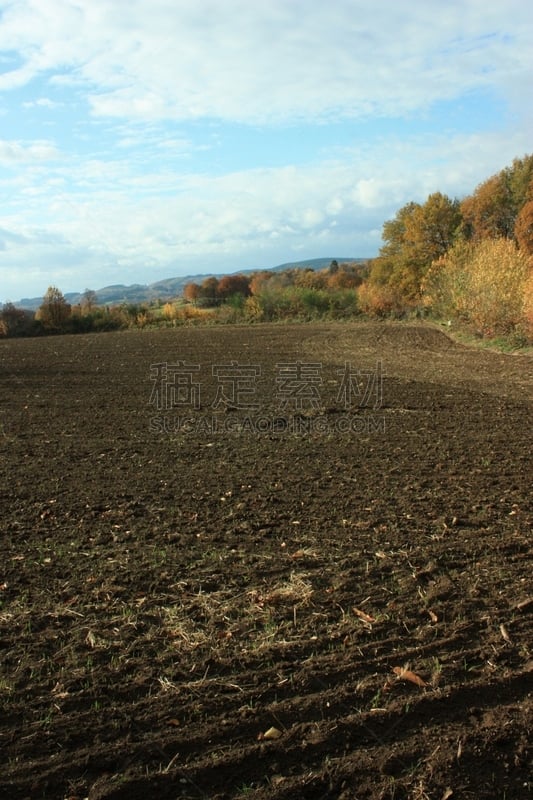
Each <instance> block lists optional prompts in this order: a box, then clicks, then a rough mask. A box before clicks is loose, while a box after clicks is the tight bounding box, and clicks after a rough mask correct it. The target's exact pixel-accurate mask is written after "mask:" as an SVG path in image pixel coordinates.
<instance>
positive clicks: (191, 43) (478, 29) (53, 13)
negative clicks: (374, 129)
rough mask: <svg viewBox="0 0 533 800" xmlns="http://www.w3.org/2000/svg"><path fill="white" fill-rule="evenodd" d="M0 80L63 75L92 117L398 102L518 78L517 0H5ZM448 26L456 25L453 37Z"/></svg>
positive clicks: (528, 71) (530, 34)
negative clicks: (14, 54) (4, 64)
mask: <svg viewBox="0 0 533 800" xmlns="http://www.w3.org/2000/svg"><path fill="white" fill-rule="evenodd" d="M3 5H4V7H5V8H4V13H3V17H2V19H1V20H0V48H3V49H9V50H13V49H17V50H18V52H19V54H20V55H21V57H22V59H23V63H22V64H19V65H17V67H16V68H15V69H14V70H12V71H11V72H7V73H4V75H3V76H2V77H1V78H0V88H9V87H15V86H21V85H23V84H24V83H27V82H28V81H29V80H31V78H32V77H33V76H36V75H39V74H42V73H47V74H49V75H50V74H51V75H55V76H56V78H60V77H61V76H62V75H63V76H64V75H65V72H66V73H67V78H69V79H72V78H74V79H75V81H77V82H78V83H79V85H80V86H83V87H84V91H85V92H86V94H87V96H88V99H89V101H90V103H91V107H92V109H93V112H94V113H95V114H97V115H103V116H116V117H122V118H136V117H137V118H144V119H158V118H171V119H198V118H202V117H203V118H205V117H211V118H218V119H231V120H240V121H244V122H251V123H255V122H260V121H282V120H288V119H294V118H303V119H315V118H330V119H331V118H335V117H339V116H340V117H354V118H356V117H361V116H366V115H369V114H376V113H377V114H396V115H402V114H408V113H411V112H413V111H414V110H418V109H420V108H423V107H426V106H428V105H429V104H430V103H431V102H432V101H433V100H434V99H435V97H436V96H438V97H439V98H441V99H443V98H452V97H456V96H457V95H459V94H461V93H465V92H468V91H471V90H473V89H478V88H483V87H485V88H487V89H490V90H495V91H498V92H500V91H505V90H506V89H507V88H509V87H510V86H511V85H512V84H514V83H516V82H517V81H518V82H527V81H529V82H530V83H531V79H532V77H533V76H532V63H531V40H532V38H533V9H529V7H528V6H527V5H526V4H524V2H523V0H505V2H504V1H503V0H496V1H495V2H494V1H493V2H491V3H486V2H481V0H448V2H446V3H445V4H441V3H437V2H428V1H427V0H424V1H423V2H422V0H418V1H417V0H411V2H409V3H407V2H398V1H397V0H394V1H391V0H372V2H370V0H367V1H366V2H365V1H363V2H362V1H361V0H333V1H332V2H331V3H308V2H304V0H269V2H268V3H266V2H265V3H251V2H250V1H249V0H226V2H224V3H221V2H219V0H180V2H178V3H176V2H170V0H113V2H111V0H18V2H17V3H9V4H7V5H6V4H5V3H3ZM458 31H460V32H461V35H460V36H458V33H457V32H458Z"/></svg>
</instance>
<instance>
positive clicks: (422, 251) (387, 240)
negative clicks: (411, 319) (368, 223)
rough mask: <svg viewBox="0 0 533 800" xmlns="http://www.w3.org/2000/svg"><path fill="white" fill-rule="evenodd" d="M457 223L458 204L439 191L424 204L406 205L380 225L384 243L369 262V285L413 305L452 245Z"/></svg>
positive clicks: (458, 222) (458, 218) (458, 219)
mask: <svg viewBox="0 0 533 800" xmlns="http://www.w3.org/2000/svg"><path fill="white" fill-rule="evenodd" d="M460 221H461V213H460V207H459V202H458V201H457V200H451V199H450V198H449V197H447V196H446V195H444V194H441V192H435V193H434V194H431V195H430V196H429V197H428V199H427V200H426V202H425V203H424V204H420V203H413V202H410V203H407V204H406V205H405V206H403V208H401V209H400V210H399V211H398V212H397V214H396V216H395V217H394V219H392V220H388V221H387V222H385V224H384V225H383V233H382V238H383V241H384V244H383V246H382V248H381V250H380V252H379V255H378V257H377V258H376V259H374V261H373V262H372V263H371V268H370V275H369V281H370V283H371V284H373V285H374V286H390V287H392V288H394V289H395V291H396V293H398V292H399V293H400V295H401V296H403V297H404V299H405V301H406V304H407V305H408V304H412V303H416V302H417V301H418V299H419V297H420V286H421V282H422V279H423V277H424V275H425V274H426V272H427V271H428V269H429V267H430V266H431V263H432V262H433V261H435V260H436V259H438V258H440V257H441V256H443V255H444V254H445V253H446V252H447V250H448V249H449V248H450V247H451V246H452V244H453V242H454V240H455V238H456V236H457V230H458V227H459V224H460Z"/></svg>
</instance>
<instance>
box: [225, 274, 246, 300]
mask: <svg viewBox="0 0 533 800" xmlns="http://www.w3.org/2000/svg"><path fill="white" fill-rule="evenodd" d="M238 294H240V295H242V297H248V296H249V295H250V278H249V277H247V276H246V275H224V277H222V278H221V279H220V280H219V282H218V286H217V295H218V297H219V298H220V299H221V300H227V299H228V297H231V296H232V295H238Z"/></svg>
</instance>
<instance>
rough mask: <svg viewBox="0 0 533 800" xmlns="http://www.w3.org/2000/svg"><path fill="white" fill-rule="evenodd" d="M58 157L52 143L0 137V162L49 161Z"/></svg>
mask: <svg viewBox="0 0 533 800" xmlns="http://www.w3.org/2000/svg"><path fill="white" fill-rule="evenodd" d="M58 157H59V152H58V150H57V148H56V147H55V145H54V144H52V143H51V142H46V141H42V142H41V141H39V142H31V143H29V144H26V143H24V142H12V141H6V140H3V139H0V163H4V164H13V163H20V162H36V161H50V160H53V159H56V158H58Z"/></svg>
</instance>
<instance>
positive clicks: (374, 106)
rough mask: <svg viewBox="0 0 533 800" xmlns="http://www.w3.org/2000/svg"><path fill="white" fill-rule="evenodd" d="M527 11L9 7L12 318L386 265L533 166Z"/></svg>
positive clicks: (476, 6) (4, 104) (303, 1)
mask: <svg viewBox="0 0 533 800" xmlns="http://www.w3.org/2000/svg"><path fill="white" fill-rule="evenodd" d="M532 42H533V7H531V4H529V3H526V2H525V0H491V2H490V3H488V2H486V0H447V2H445V3H443V2H441V0H410V1H409V2H404V0H330V2H328V3H315V2H309V0H253V1H252V0H0V302H5V301H7V300H13V301H16V300H18V299H20V298H21V297H28V296H38V295H42V294H44V292H45V291H46V288H47V287H48V286H49V285H56V286H58V287H59V288H60V289H61V290H62V291H64V292H69V291H83V290H84V289H85V288H93V289H98V288H99V287H102V286H105V285H108V284H111V283H125V284H129V283H151V282H153V281H156V280H160V279H162V278H166V277H172V276H177V275H185V274H195V273H205V272H210V271H213V272H225V271H227V272H230V271H237V270H239V269H244V268H252V267H268V266H275V265H277V264H280V263H283V262H287V261H299V260H304V259H311V258H318V257H328V258H330V257H331V258H334V257H346V256H360V257H368V256H373V255H375V254H376V253H377V251H378V249H379V247H380V243H381V229H382V225H383V222H384V221H385V220H386V219H389V218H390V217H392V216H394V214H395V212H396V211H397V209H398V208H400V207H401V206H402V205H404V204H405V203H406V202H408V201H410V200H417V201H423V200H425V198H426V197H427V195H428V194H430V193H431V192H434V191H442V192H446V193H447V194H449V195H450V196H452V197H462V196H464V195H466V194H469V193H470V192H472V191H473V189H474V188H475V186H476V185H477V184H478V183H480V182H481V181H482V180H484V179H485V178H487V177H489V176H490V175H492V174H494V173H495V172H497V171H499V170H500V169H502V168H503V167H505V166H507V165H508V164H510V163H511V162H512V160H513V158H515V157H521V156H523V155H525V154H526V153H531V152H533V141H532V140H533V137H532V135H531V132H532V130H533V47H532Z"/></svg>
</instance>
